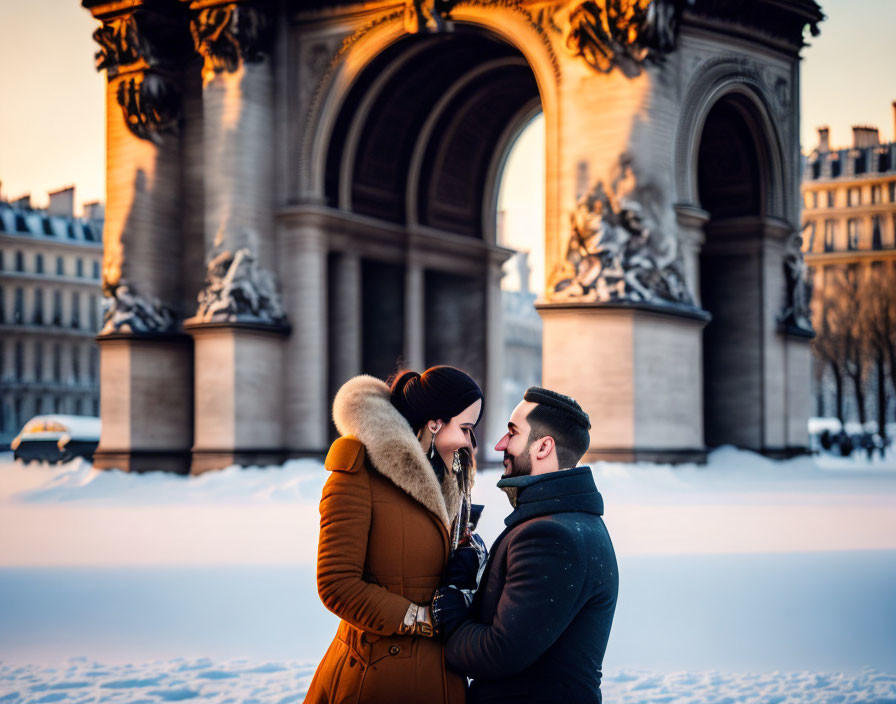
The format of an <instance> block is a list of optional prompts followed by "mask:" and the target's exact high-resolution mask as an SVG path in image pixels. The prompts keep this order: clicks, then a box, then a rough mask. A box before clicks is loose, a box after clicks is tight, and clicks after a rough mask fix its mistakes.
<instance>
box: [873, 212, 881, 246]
mask: <svg viewBox="0 0 896 704" xmlns="http://www.w3.org/2000/svg"><path fill="white" fill-rule="evenodd" d="M871 249H883V238H882V237H881V232H880V215H875V216H873V217H872V218H871Z"/></svg>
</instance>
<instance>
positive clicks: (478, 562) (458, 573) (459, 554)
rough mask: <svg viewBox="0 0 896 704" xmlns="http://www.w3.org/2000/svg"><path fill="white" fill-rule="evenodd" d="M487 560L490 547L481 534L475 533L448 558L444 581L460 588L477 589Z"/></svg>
mask: <svg viewBox="0 0 896 704" xmlns="http://www.w3.org/2000/svg"><path fill="white" fill-rule="evenodd" d="M487 560H488V549H487V548H486V547H485V543H484V542H483V540H482V538H480V537H479V535H477V534H476V533H473V534H472V535H471V536H470V539H469V541H468V542H467V543H466V544H462V545H460V546H458V548H457V550H455V551H454V553H453V554H452V555H451V557H449V558H448V563H447V564H446V565H445V578H444V579H443V580H442V583H443V584H445V585H448V586H452V587H457V588H458V589H467V590H470V591H475V590H476V589H477V587H478V586H479V579H480V578H481V577H482V571H483V570H484V569H485V563H486V561H487Z"/></svg>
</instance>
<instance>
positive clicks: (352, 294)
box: [329, 252, 362, 390]
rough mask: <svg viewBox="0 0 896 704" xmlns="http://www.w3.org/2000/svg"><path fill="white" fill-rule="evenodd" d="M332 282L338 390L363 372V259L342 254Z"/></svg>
mask: <svg viewBox="0 0 896 704" xmlns="http://www.w3.org/2000/svg"><path fill="white" fill-rule="evenodd" d="M333 275H334V280H333V281H331V282H330V286H329V290H330V292H331V299H330V300H331V303H332V316H331V324H332V328H331V330H330V361H331V363H332V365H333V369H332V381H333V384H332V386H333V388H334V390H338V389H339V387H340V386H342V384H344V383H345V382H346V381H348V380H349V379H351V378H352V377H353V376H357V375H358V374H360V373H361V332H362V330H361V258H360V257H359V256H358V254H357V253H356V252H340V253H339V254H337V255H336V261H335V266H334V267H333Z"/></svg>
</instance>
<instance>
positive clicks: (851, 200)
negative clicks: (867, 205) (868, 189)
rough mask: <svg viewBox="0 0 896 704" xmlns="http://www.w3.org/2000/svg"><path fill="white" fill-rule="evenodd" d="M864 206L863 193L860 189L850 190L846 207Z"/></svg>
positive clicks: (847, 192) (847, 194)
mask: <svg viewBox="0 0 896 704" xmlns="http://www.w3.org/2000/svg"><path fill="white" fill-rule="evenodd" d="M861 204H862V191H860V190H859V189H858V188H850V189H848V190H847V191H846V205H848V206H850V207H852V206H856V205H861Z"/></svg>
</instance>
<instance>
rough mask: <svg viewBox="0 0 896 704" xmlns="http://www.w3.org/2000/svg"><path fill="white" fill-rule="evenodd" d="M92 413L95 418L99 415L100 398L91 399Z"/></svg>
mask: <svg viewBox="0 0 896 704" xmlns="http://www.w3.org/2000/svg"><path fill="white" fill-rule="evenodd" d="M93 415H94V417H95V418H99V417H100V400H99V399H98V398H95V399H93Z"/></svg>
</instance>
